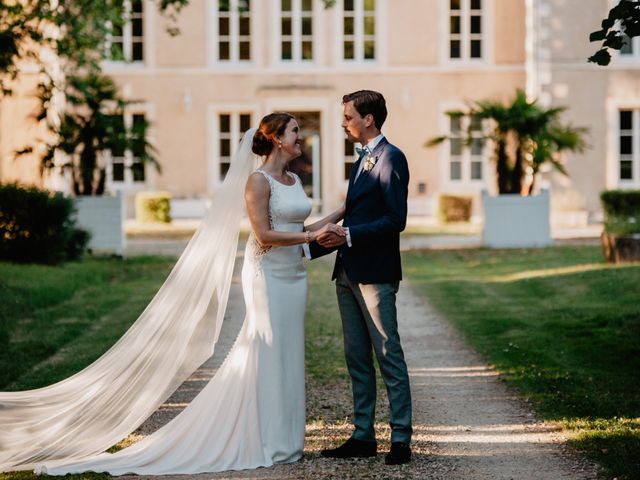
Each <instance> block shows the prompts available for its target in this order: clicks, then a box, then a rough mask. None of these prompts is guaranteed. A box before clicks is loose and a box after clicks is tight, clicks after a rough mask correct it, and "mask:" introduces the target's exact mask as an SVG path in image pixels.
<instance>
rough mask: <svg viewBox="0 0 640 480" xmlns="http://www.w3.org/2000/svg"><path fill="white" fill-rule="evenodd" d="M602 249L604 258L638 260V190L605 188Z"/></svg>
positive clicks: (639, 213)
mask: <svg viewBox="0 0 640 480" xmlns="http://www.w3.org/2000/svg"><path fill="white" fill-rule="evenodd" d="M600 201H601V202H602V208H603V210H604V215H605V220H604V232H602V250H603V253H604V257H605V259H606V260H607V261H608V262H611V263H620V262H640V190H606V191H604V192H602V193H601V194H600Z"/></svg>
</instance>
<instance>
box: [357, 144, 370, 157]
mask: <svg viewBox="0 0 640 480" xmlns="http://www.w3.org/2000/svg"><path fill="white" fill-rule="evenodd" d="M356 153H357V154H358V157H362V156H363V155H366V154H370V153H371V152H370V151H369V148H368V147H367V146H365V147H363V148H358V147H356Z"/></svg>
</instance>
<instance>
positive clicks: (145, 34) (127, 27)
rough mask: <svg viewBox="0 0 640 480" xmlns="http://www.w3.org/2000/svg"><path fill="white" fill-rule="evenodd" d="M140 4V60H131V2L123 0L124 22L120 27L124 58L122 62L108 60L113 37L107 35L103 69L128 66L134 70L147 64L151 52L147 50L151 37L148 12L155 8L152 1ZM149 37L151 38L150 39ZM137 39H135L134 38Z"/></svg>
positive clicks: (146, 0) (144, 1)
mask: <svg viewBox="0 0 640 480" xmlns="http://www.w3.org/2000/svg"><path fill="white" fill-rule="evenodd" d="M141 4H142V13H141V14H140V15H141V16H142V60H133V59H132V57H133V42H134V37H133V26H132V22H131V18H129V16H130V15H133V14H132V12H131V0H123V8H124V16H125V22H124V23H123V25H122V54H123V56H124V59H123V60H113V59H110V58H109V52H111V45H112V43H113V40H112V39H113V36H112V35H111V34H108V35H107V42H106V45H105V48H106V50H107V58H109V59H108V60H105V62H104V64H105V67H107V68H109V67H122V66H124V65H130V66H133V67H136V68H139V67H140V66H144V65H145V64H146V63H148V53H149V51H150V50H151V49H150V48H148V46H149V45H152V43H150V40H152V38H153V36H152V35H150V31H151V29H150V25H151V24H152V22H150V21H148V19H149V18H150V12H153V8H155V6H154V3H153V1H152V0H141ZM150 37H151V38H150ZM136 38H137V37H136Z"/></svg>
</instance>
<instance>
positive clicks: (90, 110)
mask: <svg viewBox="0 0 640 480" xmlns="http://www.w3.org/2000/svg"><path fill="white" fill-rule="evenodd" d="M68 83H69V88H68V90H67V102H68V103H69V107H68V108H67V109H66V110H65V113H64V114H63V115H62V119H61V122H60V125H59V126H57V127H53V128H52V132H53V133H54V141H53V142H50V143H47V148H46V153H45V155H44V156H43V158H42V163H41V169H42V171H44V170H52V169H55V168H61V169H63V170H69V171H70V173H71V175H70V176H71V187H72V190H73V192H74V193H75V194H76V195H101V194H103V193H104V186H105V176H106V169H105V166H104V165H101V164H100V163H99V157H100V153H101V152H103V151H105V150H110V151H112V152H124V151H125V150H130V151H135V153H136V159H137V160H138V161H139V162H140V163H141V165H144V164H145V163H151V164H152V165H154V166H155V167H156V169H157V170H158V171H159V170H160V165H159V163H158V162H157V160H156V156H155V148H154V147H153V146H152V145H151V144H150V143H149V142H148V141H147V130H148V128H149V123H148V122H147V121H146V120H142V121H137V122H135V123H134V125H133V126H132V128H131V129H126V128H125V125H124V122H123V114H124V109H125V107H126V106H127V104H129V103H131V102H129V101H125V100H122V99H121V98H120V97H119V96H118V89H117V87H116V85H115V84H114V83H113V80H111V78H109V77H107V76H104V75H96V74H91V75H88V76H83V77H71V78H69V79H68ZM41 115H44V112H42V113H41ZM58 151H61V152H64V153H65V154H66V158H68V161H67V162H66V163H64V164H62V165H57V164H56V163H55V155H56V152H58ZM31 152H32V147H27V148H25V149H24V150H22V151H20V152H18V154H19V155H21V154H25V153H31Z"/></svg>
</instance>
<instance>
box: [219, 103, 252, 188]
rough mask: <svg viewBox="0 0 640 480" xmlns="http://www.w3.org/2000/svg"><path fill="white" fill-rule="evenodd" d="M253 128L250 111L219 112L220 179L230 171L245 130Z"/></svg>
mask: <svg viewBox="0 0 640 480" xmlns="http://www.w3.org/2000/svg"><path fill="white" fill-rule="evenodd" d="M250 128H251V114H250V113H244V112H243V113H220V114H218V158H219V164H220V170H219V172H218V175H219V177H218V178H219V179H220V181H223V180H224V177H225V176H226V175H227V172H228V171H229V167H230V166H231V158H232V157H233V155H234V154H235V153H236V149H237V147H238V144H239V143H240V140H242V135H244V132H246V131H247V130H249V129H250Z"/></svg>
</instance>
